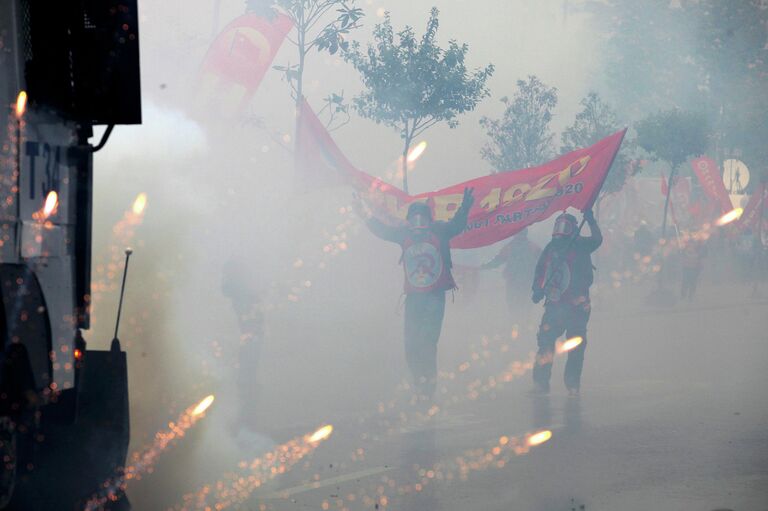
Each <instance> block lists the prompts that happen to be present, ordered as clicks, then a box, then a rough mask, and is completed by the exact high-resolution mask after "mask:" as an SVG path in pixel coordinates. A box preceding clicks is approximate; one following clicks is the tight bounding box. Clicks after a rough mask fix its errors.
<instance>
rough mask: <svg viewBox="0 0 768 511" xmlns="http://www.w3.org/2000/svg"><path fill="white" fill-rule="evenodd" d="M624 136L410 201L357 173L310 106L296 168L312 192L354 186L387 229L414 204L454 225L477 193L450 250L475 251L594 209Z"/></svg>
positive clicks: (303, 116)
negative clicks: (560, 215) (466, 197)
mask: <svg viewBox="0 0 768 511" xmlns="http://www.w3.org/2000/svg"><path fill="white" fill-rule="evenodd" d="M625 132H626V130H621V131H618V132H616V133H614V134H613V135H611V136H609V137H606V138H604V139H602V140H600V141H599V142H597V143H596V144H594V145H592V146H590V147H587V148H585V149H578V150H576V151H573V152H570V153H568V154H565V155H563V156H561V157H559V158H557V159H556V160H553V161H551V162H549V163H545V164H544V165H540V166H538V167H531V168H528V169H523V170H516V171H507V172H500V173H498V174H491V175H489V176H483V177H479V178H475V179H471V180H469V181H465V182H463V183H459V184H457V185H454V186H449V187H447V188H443V189H442V190H438V191H436V192H428V193H422V194H418V195H413V196H411V195H408V194H406V193H405V192H403V191H402V190H400V189H399V188H396V187H394V186H392V185H390V184H387V183H385V182H383V181H381V180H380V179H378V178H375V177H373V176H371V175H369V174H366V173H365V172H362V171H360V170H358V169H356V168H355V167H353V166H352V164H351V163H350V162H349V160H347V159H346V157H345V156H344V155H343V154H342V153H341V151H340V150H339V148H338V146H336V144H335V143H334V142H333V140H332V139H331V137H330V135H329V134H328V132H327V130H326V129H325V128H324V127H323V125H322V123H321V122H320V121H319V120H318V119H317V117H316V116H315V114H314V113H313V112H312V110H311V109H310V108H309V106H308V105H307V104H306V103H305V104H304V107H303V109H302V112H301V118H300V123H299V127H298V129H297V163H298V166H299V168H300V172H301V178H302V179H304V176H306V179H308V180H309V182H311V183H313V184H314V185H320V184H336V183H340V182H346V183H348V184H350V185H352V186H353V187H354V188H356V189H357V190H358V192H359V193H360V195H361V197H362V198H363V199H364V201H365V202H366V203H367V204H368V205H369V206H370V207H371V209H372V211H373V212H374V214H375V215H376V216H378V217H380V218H382V220H385V221H389V222H398V221H402V220H403V219H404V218H405V215H406V212H407V211H408V206H409V205H410V203H412V202H414V201H419V202H425V203H427V204H428V205H429V206H430V207H431V208H432V214H433V217H434V218H435V220H448V219H450V218H452V217H453V215H454V214H455V212H456V210H457V209H458V207H459V205H460V203H461V199H462V192H463V190H464V188H466V187H470V188H474V189H475V192H474V196H475V204H474V206H473V207H472V210H471V211H470V213H469V222H468V224H467V227H466V229H465V230H464V232H463V233H462V234H460V235H459V236H457V237H455V238H453V240H452V241H451V246H452V247H453V248H476V247H482V246H485V245H491V244H493V243H496V242H498V241H501V240H503V239H506V238H508V237H510V236H512V235H514V234H516V233H517V232H519V231H520V230H522V229H523V228H525V227H527V226H529V225H531V224H534V223H536V222H540V221H542V220H546V219H547V218H549V217H550V216H552V215H554V214H555V213H557V212H559V211H563V210H565V209H567V208H569V207H573V208H576V209H580V210H582V211H583V210H585V209H588V208H591V207H592V204H593V203H594V202H595V199H596V198H597V194H598V193H599V192H600V188H601V187H602V184H603V181H604V180H605V177H606V175H607V174H608V170H609V169H610V167H611V163H612V162H613V159H614V157H615V156H616V153H617V152H618V150H619V147H620V146H621V141H622V139H623V138H624V133H625Z"/></svg>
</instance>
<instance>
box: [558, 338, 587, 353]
mask: <svg viewBox="0 0 768 511" xmlns="http://www.w3.org/2000/svg"><path fill="white" fill-rule="evenodd" d="M583 341H584V339H582V338H581V337H571V338H570V339H567V340H566V341H565V342H564V343H563V344H561V345H560V346H558V347H557V352H558V353H566V352H568V351H571V350H572V349H573V348H575V347H576V346H578V345H580V344H581V343H582V342H583Z"/></svg>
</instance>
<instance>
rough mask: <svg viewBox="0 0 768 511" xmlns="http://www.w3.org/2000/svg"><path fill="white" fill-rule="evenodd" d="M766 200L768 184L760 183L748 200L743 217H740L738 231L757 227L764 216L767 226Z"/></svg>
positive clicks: (767, 197) (737, 225) (767, 198)
mask: <svg viewBox="0 0 768 511" xmlns="http://www.w3.org/2000/svg"><path fill="white" fill-rule="evenodd" d="M766 200H768V184H767V183H760V184H759V185H758V186H757V187H756V189H755V191H754V193H753V194H752V196H751V197H750V198H749V202H747V205H746V207H745V208H744V212H743V213H742V214H741V218H739V223H738V224H736V228H737V230H738V231H741V232H743V231H745V230H747V229H753V230H754V229H756V228H757V227H758V225H759V224H758V222H759V219H760V218H762V220H763V226H764V227H765V220H766V219H765V201H766Z"/></svg>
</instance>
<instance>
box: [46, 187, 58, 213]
mask: <svg viewBox="0 0 768 511" xmlns="http://www.w3.org/2000/svg"><path fill="white" fill-rule="evenodd" d="M58 205H59V194H58V193H56V192H55V191H53V190H51V191H50V192H48V195H47V196H46V197H45V205H44V206H43V218H48V217H49V216H51V214H52V213H53V212H54V211H55V210H56V206H58Z"/></svg>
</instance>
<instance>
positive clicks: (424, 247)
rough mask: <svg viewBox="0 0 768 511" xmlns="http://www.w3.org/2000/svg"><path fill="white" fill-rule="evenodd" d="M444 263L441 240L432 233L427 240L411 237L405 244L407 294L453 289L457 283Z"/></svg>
mask: <svg viewBox="0 0 768 511" xmlns="http://www.w3.org/2000/svg"><path fill="white" fill-rule="evenodd" d="M446 265H447V262H446V261H443V257H442V255H441V250H440V239H439V238H438V237H437V235H435V234H434V233H432V234H431V235H430V236H427V237H426V238H425V239H415V238H414V237H412V236H409V237H408V238H406V239H405V242H404V243H403V271H404V272H405V293H406V294H411V293H428V292H430V291H435V290H446V289H453V288H455V287H456V283H455V282H454V280H453V277H452V276H451V272H450V270H449V268H447V267H446Z"/></svg>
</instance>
